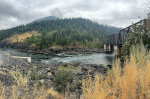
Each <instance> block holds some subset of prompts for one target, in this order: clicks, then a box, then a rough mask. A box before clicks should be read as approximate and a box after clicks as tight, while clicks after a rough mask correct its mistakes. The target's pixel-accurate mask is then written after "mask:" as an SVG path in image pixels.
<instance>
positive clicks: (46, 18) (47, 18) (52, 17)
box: [34, 16, 59, 22]
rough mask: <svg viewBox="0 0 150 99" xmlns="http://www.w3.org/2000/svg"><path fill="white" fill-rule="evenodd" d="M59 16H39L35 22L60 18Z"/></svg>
mask: <svg viewBox="0 0 150 99" xmlns="http://www.w3.org/2000/svg"><path fill="white" fill-rule="evenodd" d="M58 19H59V18H58V17H56V16H48V17H44V18H39V19H37V20H35V21H34V22H41V21H48V20H58Z"/></svg>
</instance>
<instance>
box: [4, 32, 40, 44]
mask: <svg viewBox="0 0 150 99" xmlns="http://www.w3.org/2000/svg"><path fill="white" fill-rule="evenodd" d="M33 35H34V36H38V35H40V34H39V33H38V32H37V31H31V32H25V33H23V34H17V35H14V36H12V37H10V38H7V39H5V40H7V41H10V42H11V43H17V42H25V40H26V39H27V38H29V37H32V36H33Z"/></svg>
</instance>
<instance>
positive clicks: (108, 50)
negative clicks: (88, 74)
mask: <svg viewBox="0 0 150 99" xmlns="http://www.w3.org/2000/svg"><path fill="white" fill-rule="evenodd" d="M104 51H105V52H106V53H112V52H113V51H114V46H113V45H110V44H104Z"/></svg>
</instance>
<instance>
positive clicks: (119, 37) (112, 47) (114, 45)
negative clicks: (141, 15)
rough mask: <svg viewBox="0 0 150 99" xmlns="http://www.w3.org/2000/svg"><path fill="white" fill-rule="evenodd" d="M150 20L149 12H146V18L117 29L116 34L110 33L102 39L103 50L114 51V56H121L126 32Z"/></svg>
mask: <svg viewBox="0 0 150 99" xmlns="http://www.w3.org/2000/svg"><path fill="white" fill-rule="evenodd" d="M149 22H150V14H148V19H143V20H141V21H139V22H137V23H135V24H132V25H130V26H128V27H126V28H124V29H122V30H120V31H119V33H118V34H112V35H110V36H108V37H106V38H105V39H104V51H105V52H106V53H113V52H114V53H115V56H117V57H121V48H122V45H123V44H124V43H125V42H126V41H127V38H128V36H129V35H128V34H129V33H130V32H134V31H135V29H136V27H139V26H141V25H142V26H143V25H148V23H149Z"/></svg>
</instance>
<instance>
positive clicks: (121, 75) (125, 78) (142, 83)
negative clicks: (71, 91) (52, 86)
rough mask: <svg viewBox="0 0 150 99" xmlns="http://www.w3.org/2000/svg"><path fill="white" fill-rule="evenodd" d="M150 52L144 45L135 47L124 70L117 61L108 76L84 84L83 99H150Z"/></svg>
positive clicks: (86, 81) (101, 76)
mask: <svg viewBox="0 0 150 99" xmlns="http://www.w3.org/2000/svg"><path fill="white" fill-rule="evenodd" d="M149 70H150V52H148V51H147V50H146V48H144V45H143V44H141V45H137V46H133V47H132V50H131V53H130V56H129V58H127V59H126V60H125V64H124V66H123V68H121V66H120V61H119V60H116V61H115V62H114V64H113V66H112V70H109V72H108V74H107V75H106V76H103V75H99V74H97V75H96V76H95V80H94V81H93V80H91V78H90V77H89V78H87V79H86V80H84V82H83V96H84V97H83V99H149V98H150V72H149Z"/></svg>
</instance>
